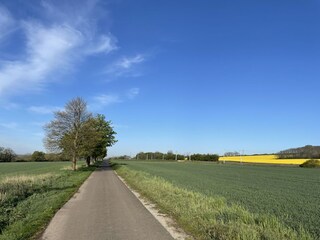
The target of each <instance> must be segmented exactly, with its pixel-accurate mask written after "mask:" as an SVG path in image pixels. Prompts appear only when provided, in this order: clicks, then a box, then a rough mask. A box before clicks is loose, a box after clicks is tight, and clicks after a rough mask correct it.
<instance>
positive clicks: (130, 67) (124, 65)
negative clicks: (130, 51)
mask: <svg viewBox="0 0 320 240" xmlns="http://www.w3.org/2000/svg"><path fill="white" fill-rule="evenodd" d="M145 60H146V58H145V56H143V55H142V54H137V55H135V56H133V57H122V58H120V59H119V60H117V61H115V62H114V63H112V64H111V65H110V66H109V67H108V68H107V71H106V73H107V74H110V75H113V76H116V77H120V76H129V77H133V76H137V75H139V74H137V72H136V71H135V68H136V66H137V65H138V64H140V63H142V62H144V61H145Z"/></svg>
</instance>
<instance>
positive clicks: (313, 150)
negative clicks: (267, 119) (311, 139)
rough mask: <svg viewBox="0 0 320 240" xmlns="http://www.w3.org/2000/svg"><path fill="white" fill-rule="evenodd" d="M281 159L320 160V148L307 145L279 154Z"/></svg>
mask: <svg viewBox="0 0 320 240" xmlns="http://www.w3.org/2000/svg"><path fill="white" fill-rule="evenodd" d="M277 156H278V158H280V159H291V158H304V159H305V158H308V159H319V158H320V146H312V145H306V146H304V147H299V148H290V149H287V150H283V151H280V152H278V153H277Z"/></svg>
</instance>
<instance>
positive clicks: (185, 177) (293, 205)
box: [116, 161, 320, 239]
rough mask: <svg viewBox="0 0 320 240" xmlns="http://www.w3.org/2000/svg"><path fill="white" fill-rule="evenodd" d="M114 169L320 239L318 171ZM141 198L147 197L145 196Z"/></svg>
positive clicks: (141, 164) (129, 164)
mask: <svg viewBox="0 0 320 240" xmlns="http://www.w3.org/2000/svg"><path fill="white" fill-rule="evenodd" d="M116 163H122V164H124V165H125V167H126V168H124V169H129V170H135V171H142V172H145V173H148V174H150V175H148V176H149V177H150V176H157V177H160V178H161V180H165V181H166V182H169V183H171V184H173V186H175V187H179V188H181V189H186V190H188V191H190V192H195V193H200V194H202V195H204V196H208V197H212V198H213V199H219V198H220V197H223V199H224V201H226V203H227V204H228V205H230V206H231V205H232V204H236V205H237V206H241V207H243V208H244V209H246V210H248V212H250V213H252V214H255V215H259V216H272V217H273V216H275V217H276V219H277V220H279V222H280V223H281V224H283V225H284V226H286V227H289V228H291V229H294V230H295V231H297V232H299V231H301V229H302V228H303V229H304V230H306V231H307V232H309V233H310V234H311V235H312V236H313V238H314V239H319V238H320V227H319V225H320V198H319V196H320V171H319V170H318V169H302V168H299V167H284V166H254V165H240V164H216V163H175V162H147V161H116ZM123 175H124V176H125V174H124V173H123ZM129 183H130V179H129ZM138 184H139V183H137V184H136V186H135V187H136V188H139V187H137V186H138ZM133 185H134V184H133ZM145 195H147V197H148V193H145ZM149 197H150V196H149ZM151 198H152V197H151ZM185 201H188V199H186V200H185ZM169 212H170V211H169ZM173 215H175V214H173ZM178 219H179V216H178Z"/></svg>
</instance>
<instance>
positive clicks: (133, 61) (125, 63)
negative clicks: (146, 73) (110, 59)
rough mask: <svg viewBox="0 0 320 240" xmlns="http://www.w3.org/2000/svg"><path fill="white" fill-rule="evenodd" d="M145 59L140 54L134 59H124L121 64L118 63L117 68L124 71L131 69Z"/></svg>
mask: <svg viewBox="0 0 320 240" xmlns="http://www.w3.org/2000/svg"><path fill="white" fill-rule="evenodd" d="M144 60H145V59H144V57H143V56H142V55H141V54H138V55H136V56H134V57H123V58H122V59H120V61H119V62H117V63H116V66H118V67H120V68H124V69H129V68H131V67H132V66H133V65H135V64H137V63H141V62H143V61H144Z"/></svg>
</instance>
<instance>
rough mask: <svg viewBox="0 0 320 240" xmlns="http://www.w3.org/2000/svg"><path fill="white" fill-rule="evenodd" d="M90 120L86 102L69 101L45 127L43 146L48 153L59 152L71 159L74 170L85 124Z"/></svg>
mask: <svg viewBox="0 0 320 240" xmlns="http://www.w3.org/2000/svg"><path fill="white" fill-rule="evenodd" d="M90 118H91V113H89V112H88V111H87V104H86V102H85V101H84V100H83V99H82V98H80V97H77V98H74V99H72V100H71V101H69V102H68V103H67V104H66V106H65V109H64V110H63V111H57V112H55V113H54V120H52V121H51V122H50V123H48V124H47V125H46V126H45V131H46V137H45V139H44V144H45V147H46V149H47V150H48V151H49V152H61V151H63V152H64V153H65V154H67V155H68V156H70V157H71V158H72V168H73V170H76V167H77V160H78V158H79V156H80V154H81V151H82V150H81V148H82V146H83V144H84V142H85V128H84V125H85V123H86V122H87V121H88V120H89V119H90Z"/></svg>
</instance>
